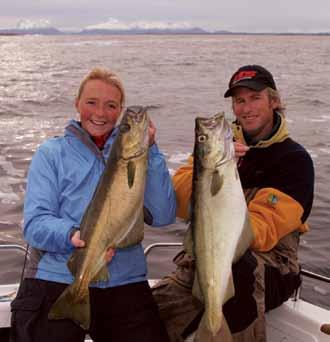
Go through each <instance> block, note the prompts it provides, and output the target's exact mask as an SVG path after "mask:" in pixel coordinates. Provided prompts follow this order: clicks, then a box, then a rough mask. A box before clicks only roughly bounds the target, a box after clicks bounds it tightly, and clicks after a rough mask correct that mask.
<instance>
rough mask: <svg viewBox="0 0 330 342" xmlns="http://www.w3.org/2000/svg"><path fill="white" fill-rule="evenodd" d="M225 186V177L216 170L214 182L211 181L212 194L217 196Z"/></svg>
mask: <svg viewBox="0 0 330 342" xmlns="http://www.w3.org/2000/svg"><path fill="white" fill-rule="evenodd" d="M222 184H223V176H222V175H220V174H219V171H218V170H215V171H214V172H213V174H212V180H211V194H212V196H215V195H216V194H217V193H218V192H219V191H220V189H221V188H222Z"/></svg>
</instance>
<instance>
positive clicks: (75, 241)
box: [71, 230, 115, 262]
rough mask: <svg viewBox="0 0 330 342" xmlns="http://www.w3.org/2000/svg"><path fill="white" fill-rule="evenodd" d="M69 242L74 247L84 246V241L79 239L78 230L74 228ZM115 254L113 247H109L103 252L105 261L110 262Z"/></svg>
mask: <svg viewBox="0 0 330 342" xmlns="http://www.w3.org/2000/svg"><path fill="white" fill-rule="evenodd" d="M71 243H72V245H73V246H75V247H76V248H81V247H85V241H84V240H81V239H80V230H76V231H75V232H74V233H73V234H72V237H71ZM114 255H115V249H114V248H109V249H108V250H107V251H106V253H105V261H106V262H110V261H111V260H112V258H113V256H114Z"/></svg>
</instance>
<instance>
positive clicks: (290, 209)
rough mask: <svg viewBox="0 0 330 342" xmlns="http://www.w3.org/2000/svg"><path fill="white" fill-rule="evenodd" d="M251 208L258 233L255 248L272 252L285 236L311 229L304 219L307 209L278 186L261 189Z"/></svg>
mask: <svg viewBox="0 0 330 342" xmlns="http://www.w3.org/2000/svg"><path fill="white" fill-rule="evenodd" d="M248 209H249V217H250V222H251V226H252V230H253V232H254V235H255V240H254V241H253V243H252V245H251V247H252V249H254V250H257V251H261V252H266V251H269V250H271V249H272V248H273V247H274V246H275V245H276V244H277V242H278V241H279V240H280V239H281V238H282V237H284V236H285V235H287V234H289V233H291V232H293V231H295V230H298V231H300V232H306V231H307V230H308V226H307V224H302V222H301V217H302V215H303V212H304V209H303V207H302V206H301V205H300V203H299V202H297V201H296V200H294V199H293V198H292V197H290V196H288V195H286V194H285V193H283V192H281V191H279V190H276V189H274V188H263V189H261V190H259V191H258V192H257V193H256V195H255V197H254V198H253V200H251V201H250V203H249V205H248Z"/></svg>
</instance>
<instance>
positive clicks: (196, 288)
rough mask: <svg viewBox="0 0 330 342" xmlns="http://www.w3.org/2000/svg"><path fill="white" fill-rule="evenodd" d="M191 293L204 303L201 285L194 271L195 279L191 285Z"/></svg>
mask: <svg viewBox="0 0 330 342" xmlns="http://www.w3.org/2000/svg"><path fill="white" fill-rule="evenodd" d="M192 294H193V296H194V297H195V298H197V299H198V300H199V301H200V302H202V303H204V297H203V294H202V290H201V287H200V285H199V281H198V277H197V272H195V279H194V283H193V287H192Z"/></svg>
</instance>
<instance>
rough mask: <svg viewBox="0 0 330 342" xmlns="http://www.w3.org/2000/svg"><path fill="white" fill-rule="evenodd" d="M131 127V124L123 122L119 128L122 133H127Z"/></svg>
mask: <svg viewBox="0 0 330 342" xmlns="http://www.w3.org/2000/svg"><path fill="white" fill-rule="evenodd" d="M130 129H131V126H130V125H129V124H121V125H120V126H119V130H120V132H121V133H126V132H128V131H129V130H130Z"/></svg>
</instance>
